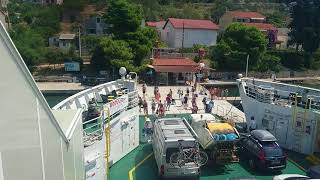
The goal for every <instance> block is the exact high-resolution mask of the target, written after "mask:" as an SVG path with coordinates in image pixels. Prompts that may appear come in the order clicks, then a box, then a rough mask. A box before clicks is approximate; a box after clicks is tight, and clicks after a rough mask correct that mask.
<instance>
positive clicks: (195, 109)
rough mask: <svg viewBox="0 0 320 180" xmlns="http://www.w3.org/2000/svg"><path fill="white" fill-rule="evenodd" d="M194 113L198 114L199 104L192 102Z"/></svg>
mask: <svg viewBox="0 0 320 180" xmlns="http://www.w3.org/2000/svg"><path fill="white" fill-rule="evenodd" d="M191 111H192V112H191V113H192V114H197V113H198V106H197V103H192V110H191Z"/></svg>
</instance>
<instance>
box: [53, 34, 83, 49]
mask: <svg viewBox="0 0 320 180" xmlns="http://www.w3.org/2000/svg"><path fill="white" fill-rule="evenodd" d="M49 46H55V47H58V48H60V49H62V50H66V51H67V50H69V49H70V48H71V47H72V46H74V47H75V48H77V46H78V44H77V40H76V35H75V34H60V35H58V36H53V37H50V38H49Z"/></svg>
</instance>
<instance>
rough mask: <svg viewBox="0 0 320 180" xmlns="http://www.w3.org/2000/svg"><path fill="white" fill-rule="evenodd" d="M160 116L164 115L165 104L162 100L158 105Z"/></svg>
mask: <svg viewBox="0 0 320 180" xmlns="http://www.w3.org/2000/svg"><path fill="white" fill-rule="evenodd" d="M157 111H158V113H159V114H158V116H159V117H164V111H165V110H164V105H163V104H162V102H161V100H160V102H159V105H158V110H157Z"/></svg>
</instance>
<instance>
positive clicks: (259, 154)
mask: <svg viewBox="0 0 320 180" xmlns="http://www.w3.org/2000/svg"><path fill="white" fill-rule="evenodd" d="M276 141H277V139H276V138H275V137H274V136H273V135H272V134H271V133H270V132H268V131H266V130H253V131H251V133H250V134H246V135H242V137H241V138H240V157H241V159H244V160H247V161H248V164H249V166H250V168H251V169H256V168H258V169H262V170H282V169H284V168H286V165H287V156H286V155H285V153H284V152H283V151H282V149H281V147H280V146H279V144H278V143H277V142H276Z"/></svg>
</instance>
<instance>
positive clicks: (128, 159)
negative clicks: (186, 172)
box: [109, 114, 308, 180]
mask: <svg viewBox="0 0 320 180" xmlns="http://www.w3.org/2000/svg"><path fill="white" fill-rule="evenodd" d="M181 116H182V117H186V118H187V119H189V117H188V116H189V115H187V114H181V115H177V117H181ZM168 117H173V115H168ZM143 122H144V118H143V117H140V129H142V128H143ZM140 141H141V142H140V146H139V147H137V148H136V149H135V150H133V151H132V152H131V153H129V154H128V155H127V156H125V157H124V158H123V159H121V160H120V161H119V162H117V163H116V164H114V165H113V166H112V167H111V169H110V174H109V178H110V179H111V180H128V179H129V171H130V170H131V169H132V168H133V167H135V166H136V165H137V164H138V163H139V162H141V161H142V160H143V159H144V158H145V157H146V156H148V155H149V154H150V153H152V152H153V151H152V146H151V145H150V144H146V143H144V142H143V136H142V133H140ZM111 148H112V147H111ZM288 155H289V157H290V159H294V160H297V161H298V162H299V164H300V161H299V160H301V162H303V161H304V158H303V156H302V155H298V154H296V153H288ZM304 163H306V162H303V163H302V164H300V165H301V166H303V167H305V168H306V167H308V164H304ZM201 173H202V175H201V178H200V180H209V179H210V180H225V179H228V178H229V177H237V176H254V177H257V178H258V179H261V180H268V179H272V177H273V176H274V175H275V174H263V173H259V172H253V171H250V170H249V169H248V167H247V166H246V165H244V164H241V163H233V164H228V165H225V166H217V167H214V166H212V165H206V166H204V167H202V168H201ZM282 173H291V174H292V173H295V174H305V172H304V171H303V170H301V169H300V168H299V167H298V166H296V165H295V163H292V162H290V161H288V164H287V168H286V169H284V170H283V171H282ZM133 179H134V180H157V179H159V178H158V177H157V165H156V163H155V160H154V157H153V156H151V157H150V158H149V159H147V160H146V161H144V162H143V164H141V166H139V167H138V168H137V169H136V170H135V171H134V172H133Z"/></svg>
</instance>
